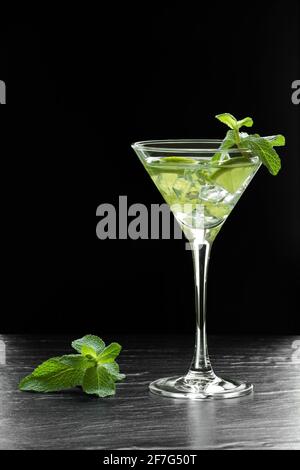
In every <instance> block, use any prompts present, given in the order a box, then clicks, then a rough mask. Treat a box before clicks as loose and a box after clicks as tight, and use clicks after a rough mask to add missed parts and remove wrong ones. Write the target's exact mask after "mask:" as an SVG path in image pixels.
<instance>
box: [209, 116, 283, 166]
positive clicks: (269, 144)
mask: <svg viewBox="0 0 300 470" xmlns="http://www.w3.org/2000/svg"><path fill="white" fill-rule="evenodd" d="M216 118H217V119H218V120H219V121H221V122H222V123H223V124H226V125H227V126H228V127H229V128H230V129H231V130H229V131H228V132H227V134H226V136H225V139H224V140H223V142H222V144H221V146H220V152H218V153H216V154H215V155H214V157H213V161H223V160H224V159H226V158H228V157H226V152H225V151H226V150H228V149H230V148H233V147H237V148H240V149H241V153H243V150H250V151H251V153H252V154H253V155H256V156H258V157H259V158H260V160H261V162H262V163H263V164H264V165H265V166H266V167H267V168H268V170H269V172H270V173H271V175H277V173H278V172H279V170H280V168H281V161H280V158H279V155H278V154H277V152H276V150H274V147H275V146H277V147H278V146H283V145H285V138H284V136H283V135H281V134H279V135H275V136H270V137H261V136H260V135H259V134H251V135H249V134H247V133H245V132H240V128H241V127H243V126H246V127H252V125H253V119H252V118H250V117H246V118H244V119H241V120H240V121H238V120H237V119H236V118H235V117H234V116H233V115H232V114H229V113H223V114H217V116H216ZM244 154H246V153H245V152H244Z"/></svg>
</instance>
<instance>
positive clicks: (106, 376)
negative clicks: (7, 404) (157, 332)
mask: <svg viewBox="0 0 300 470" xmlns="http://www.w3.org/2000/svg"><path fill="white" fill-rule="evenodd" d="M72 347H73V348H74V349H75V350H76V351H77V353H78V354H68V355H64V356H60V357H52V358H51V359H48V360H47V361H45V362H43V363H42V364H40V365H39V366H38V367H37V368H36V369H34V371H33V372H32V373H31V374H30V375H28V376H27V377H24V378H23V379H22V380H21V382H20V383H19V389H20V390H22V391H34V392H58V391H60V390H65V389H68V388H73V387H76V386H81V387H82V389H83V391H84V392H85V393H88V394H92V395H97V396H98V397H107V396H110V395H115V393H116V385H115V383H116V381H118V380H123V379H124V378H125V375H124V374H120V371H119V366H118V364H117V363H116V361H115V359H116V357H117V356H118V355H119V354H120V352H121V349H122V347H121V346H120V344H118V343H111V344H110V345H109V346H105V343H104V341H103V340H102V339H101V338H99V337H98V336H94V335H86V336H84V337H83V338H80V339H76V340H75V341H73V342H72Z"/></svg>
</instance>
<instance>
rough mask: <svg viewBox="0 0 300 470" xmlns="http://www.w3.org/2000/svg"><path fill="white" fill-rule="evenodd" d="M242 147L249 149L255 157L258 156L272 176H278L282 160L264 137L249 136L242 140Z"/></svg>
mask: <svg viewBox="0 0 300 470" xmlns="http://www.w3.org/2000/svg"><path fill="white" fill-rule="evenodd" d="M242 146H243V147H247V148H248V149H250V150H251V151H252V153H253V154H254V155H257V156H258V157H259V158H260V159H261V161H262V163H263V164H264V165H265V166H266V167H267V168H268V170H269V172H270V173H271V175H277V173H278V172H279V170H280V168H281V162H280V158H279V156H278V154H277V152H276V151H275V150H274V148H273V146H272V144H271V143H270V142H269V141H268V140H266V139H264V138H263V137H256V136H251V135H249V136H248V137H246V138H245V139H242Z"/></svg>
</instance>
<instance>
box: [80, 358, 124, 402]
mask: <svg viewBox="0 0 300 470" xmlns="http://www.w3.org/2000/svg"><path fill="white" fill-rule="evenodd" d="M82 388H83V390H84V391H85V393H88V394H92V395H97V396H98V397H108V396H111V395H115V393H116V386H115V382H114V380H113V378H112V376H111V374H110V373H109V372H108V371H107V369H106V368H105V367H103V366H100V365H98V366H95V367H92V368H90V369H88V370H87V371H86V373H85V375H84V377H83V382H82Z"/></svg>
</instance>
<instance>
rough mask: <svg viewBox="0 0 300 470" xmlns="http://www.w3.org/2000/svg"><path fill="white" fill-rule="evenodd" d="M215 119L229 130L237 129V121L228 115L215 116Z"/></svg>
mask: <svg viewBox="0 0 300 470" xmlns="http://www.w3.org/2000/svg"><path fill="white" fill-rule="evenodd" d="M216 118H217V119H219V121H221V122H223V124H226V125H227V126H228V127H230V129H236V128H237V120H236V119H235V117H234V116H233V115H232V114H230V113H223V114H217V115H216Z"/></svg>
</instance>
